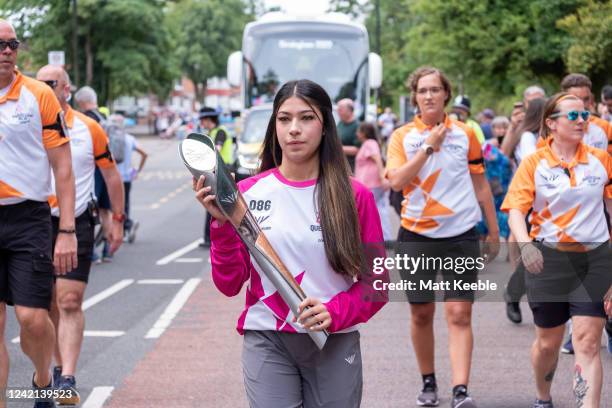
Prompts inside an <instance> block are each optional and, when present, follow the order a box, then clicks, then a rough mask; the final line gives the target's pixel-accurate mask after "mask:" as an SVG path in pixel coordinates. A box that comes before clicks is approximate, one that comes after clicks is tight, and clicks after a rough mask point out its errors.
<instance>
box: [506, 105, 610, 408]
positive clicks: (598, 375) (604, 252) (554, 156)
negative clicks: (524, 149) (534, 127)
mask: <svg viewBox="0 0 612 408" xmlns="http://www.w3.org/2000/svg"><path fill="white" fill-rule="evenodd" d="M588 119H589V112H588V111H587V110H585V108H584V103H583V102H582V100H580V99H579V98H577V97H575V96H573V95H570V94H568V93H559V94H557V95H555V96H553V97H552V98H551V99H550V100H549V101H548V102H547V103H546V106H545V107H544V113H543V115H542V123H541V130H540V132H541V135H542V137H543V138H544V139H545V142H546V144H545V146H544V147H543V148H541V149H539V150H538V151H536V152H535V153H534V154H532V155H530V156H527V157H526V158H525V159H523V161H522V162H521V165H520V166H519V168H518V170H517V172H516V174H515V176H514V179H513V180H512V184H511V185H510V189H509V190H508V195H507V196H506V199H505V200H504V203H503V205H502V209H503V210H505V211H508V212H509V223H510V229H511V230H512V232H513V233H514V235H515V236H516V238H517V242H518V243H519V247H520V249H521V259H522V262H523V264H524V265H525V268H526V269H527V271H528V272H529V273H528V274H527V296H528V298H529V306H530V308H531V310H532V312H533V317H534V322H535V325H536V340H535V342H534V344H533V347H532V356H531V361H532V364H533V369H534V372H535V377H536V390H537V399H536V402H535V403H534V405H533V406H534V408H551V407H553V403H552V399H551V395H550V389H551V385H552V380H553V376H554V373H555V369H556V366H557V358H558V356H559V348H560V346H561V342H562V340H563V333H564V329H565V322H566V321H567V320H569V319H571V321H572V324H573V327H574V330H573V334H572V340H573V344H574V350H575V369H574V389H573V392H574V396H575V399H576V406H579V407H591V408H597V407H599V406H600V405H599V400H600V397H601V384H602V365H601V360H600V356H599V350H600V342H601V332H602V329H603V327H604V323H605V317H606V314H607V315H608V316H611V315H612V298H611V297H612V291H610V284H611V281H612V276H611V274H610V265H611V262H612V254H611V250H610V245H609V240H610V231H609V230H608V227H607V225H608V224H607V223H606V219H605V214H604V201H605V205H606V207H607V208H608V213H609V214H610V213H612V212H611V211H610V210H612V185H611V184H610V180H612V159H611V158H610V156H609V155H608V154H607V153H606V152H605V151H603V150H600V149H595V148H593V147H590V146H587V145H585V144H584V143H582V139H583V135H584V128H585V126H586V123H587V121H588ZM602 198H604V199H603V200H602ZM530 208H533V211H532V213H531V215H530V216H529V222H530V224H531V232H530V233H529V234H528V232H527V226H526V223H525V215H526V214H527V212H528V210H529V209H530Z"/></svg>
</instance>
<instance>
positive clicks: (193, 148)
mask: <svg viewBox="0 0 612 408" xmlns="http://www.w3.org/2000/svg"><path fill="white" fill-rule="evenodd" d="M181 149H182V152H183V158H184V159H185V162H186V164H187V165H189V166H190V167H191V168H193V169H195V170H199V171H213V170H214V169H215V166H216V164H217V155H216V153H215V151H214V150H213V149H211V148H210V147H209V146H208V145H207V144H205V143H202V142H200V141H197V140H193V139H185V140H183V142H182V143H181Z"/></svg>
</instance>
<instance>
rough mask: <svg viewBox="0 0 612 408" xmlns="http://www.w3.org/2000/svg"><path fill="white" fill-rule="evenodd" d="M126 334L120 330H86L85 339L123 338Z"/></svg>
mask: <svg viewBox="0 0 612 408" xmlns="http://www.w3.org/2000/svg"><path fill="white" fill-rule="evenodd" d="M124 334H125V332H124V331H119V330H85V331H84V332H83V335H84V336H85V337H121V336H123V335H124Z"/></svg>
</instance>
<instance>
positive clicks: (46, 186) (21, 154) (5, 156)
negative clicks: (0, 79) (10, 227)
mask: <svg viewBox="0 0 612 408" xmlns="http://www.w3.org/2000/svg"><path fill="white" fill-rule="evenodd" d="M15 76H16V77H15V80H14V81H13V85H12V86H11V88H10V89H9V91H8V93H7V94H5V95H3V96H2V97H0V205H9V204H17V203H20V202H22V201H26V200H34V201H47V197H48V196H49V194H51V191H52V190H51V165H50V164H49V158H48V157H47V151H46V150H47V149H53V148H55V147H58V146H61V145H63V144H64V143H68V138H67V137H63V136H62V134H61V131H60V130H59V129H60V126H62V123H63V119H62V108H61V106H60V104H59V101H58V100H57V98H56V97H55V94H54V93H53V90H52V89H51V88H49V87H48V86H47V85H45V84H44V83H42V82H39V81H37V80H35V79H33V78H29V77H26V76H24V75H23V74H21V73H20V72H19V71H15ZM43 127H44V128H45V129H43Z"/></svg>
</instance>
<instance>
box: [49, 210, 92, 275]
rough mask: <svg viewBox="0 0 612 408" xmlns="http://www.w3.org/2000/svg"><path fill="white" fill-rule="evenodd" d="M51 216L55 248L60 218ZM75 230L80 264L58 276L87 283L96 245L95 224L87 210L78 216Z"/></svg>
mask: <svg viewBox="0 0 612 408" xmlns="http://www.w3.org/2000/svg"><path fill="white" fill-rule="evenodd" d="M51 218H52V220H53V222H52V223H53V248H55V241H56V240H57V230H58V228H59V218H57V217H51ZM75 230H76V238H77V260H78V262H79V264H78V266H77V268H76V269H73V270H71V271H70V272H68V273H67V274H65V275H57V276H56V278H60V279H71V280H78V281H81V282H85V283H87V281H88V280H89V272H90V271H91V257H92V254H93V247H94V224H93V220H92V218H91V216H90V215H89V212H88V211H85V212H84V213H83V214H81V215H79V216H78V217H77V218H76V222H75Z"/></svg>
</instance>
